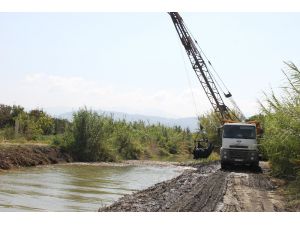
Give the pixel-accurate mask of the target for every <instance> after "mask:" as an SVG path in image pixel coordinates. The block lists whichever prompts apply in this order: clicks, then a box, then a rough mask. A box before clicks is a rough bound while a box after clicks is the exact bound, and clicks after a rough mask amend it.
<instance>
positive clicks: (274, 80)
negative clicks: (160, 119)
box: [0, 12, 300, 118]
mask: <svg viewBox="0 0 300 225" xmlns="http://www.w3.org/2000/svg"><path fill="white" fill-rule="evenodd" d="M181 16H182V17H183V19H184V21H185V24H186V25H187V26H188V28H189V30H190V31H191V32H192V34H193V36H194V37H195V39H196V40H197V42H198V44H199V45H200V47H201V48H202V50H203V51H204V53H205V54H206V56H207V57H208V58H209V60H210V61H211V63H212V64H213V66H214V68H215V69H216V70H217V72H218V74H219V75H220V77H221V78H222V80H223V81H224V83H225V84H226V86H227V87H228V89H229V90H230V92H231V93H232V95H233V97H234V99H235V101H236V102H237V104H238V106H239V107H240V109H241V110H242V111H243V112H244V114H245V115H246V116H251V115H253V114H256V113H258V112H259V105H258V103H257V102H258V100H261V101H263V96H264V95H263V92H264V91H265V92H269V91H270V90H271V88H273V89H274V91H275V92H277V93H280V89H279V88H280V87H282V86H284V82H285V80H284V76H283V73H282V71H281V70H282V69H285V65H284V63H283V61H292V62H294V63H296V65H299V64H300V55H299V52H300V45H299V40H300V29H299V22H300V13H181ZM0 65H1V66H0V79H1V88H0V103H2V104H18V105H22V106H25V108H26V109H32V108H36V107H39V108H43V109H45V110H46V111H48V112H49V113H51V114H55V115H59V114H61V113H64V112H68V111H72V110H77V109H78V108H79V107H83V106H87V107H88V108H92V109H96V110H97V109H101V110H110V111H119V112H126V113H135V114H144V115H153V116H164V117H173V118H178V117H191V116H196V115H199V114H201V113H204V112H207V111H208V110H211V109H212V107H211V106H210V103H209V101H208V99H207V97H206V95H205V93H204V91H203V90H202V87H201V85H200V83H199V81H198V80H197V77H196V75H195V73H194V71H193V70H192V68H191V65H190V63H189V61H188V58H187V55H186V53H185V51H184V49H183V47H182V46H181V43H180V41H179V38H178V35H177V33H176V31H175V28H174V25H173V23H172V21H171V19H170V16H169V15H168V14H167V13H164V12H162V13H0ZM299 66H300V65H299ZM224 100H225V99H224ZM225 102H226V104H228V105H229V106H230V103H229V102H228V101H226V100H225Z"/></svg>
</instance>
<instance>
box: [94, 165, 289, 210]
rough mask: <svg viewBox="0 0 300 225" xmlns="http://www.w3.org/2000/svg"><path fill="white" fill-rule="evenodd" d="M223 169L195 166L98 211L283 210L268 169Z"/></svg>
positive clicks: (217, 166) (281, 201) (282, 202)
mask: <svg viewBox="0 0 300 225" xmlns="http://www.w3.org/2000/svg"><path fill="white" fill-rule="evenodd" d="M260 166H261V170H259V171H251V170H249V169H248V168H238V169H236V168H235V169H234V170H233V169H232V168H230V169H228V170H221V169H220V164H219V163H211V164H208V165H196V166H194V168H193V169H190V170H186V171H185V172H183V174H181V175H180V176H178V177H176V178H174V179H172V180H169V181H165V182H162V183H159V184H156V185H155V186H153V187H150V188H148V189H146V190H142V191H139V192H136V193H134V194H132V195H126V196H124V197H123V198H121V199H119V201H117V202H116V203H114V204H112V205H111V206H108V207H105V208H100V209H99V211H119V212H120V211H133V212H141V211H142V212H149V211H151V212H153V211H160V212H165V211H172V212H174V211H187V212H192V211H197V212H210V211H225V212H236V211H247V212H253V211H269V212H270V211H284V201H283V198H282V197H281V196H280V195H279V194H278V190H277V189H276V186H275V185H274V184H273V183H272V182H271V180H270V178H269V177H268V166H267V164H266V163H261V164H260Z"/></svg>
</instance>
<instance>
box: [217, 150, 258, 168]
mask: <svg viewBox="0 0 300 225" xmlns="http://www.w3.org/2000/svg"><path fill="white" fill-rule="evenodd" d="M220 153H221V162H222V163H230V164H256V163H258V161H259V156H258V151H257V150H245V149H224V148H221V151H220Z"/></svg>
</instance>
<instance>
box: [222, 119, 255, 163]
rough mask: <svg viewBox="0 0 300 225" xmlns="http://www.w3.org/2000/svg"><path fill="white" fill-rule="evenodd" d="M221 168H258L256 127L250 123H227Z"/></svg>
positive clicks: (223, 135) (223, 139)
mask: <svg viewBox="0 0 300 225" xmlns="http://www.w3.org/2000/svg"><path fill="white" fill-rule="evenodd" d="M220 154H221V167H222V168H225V167H226V166H227V165H237V164H239V165H250V166H252V167H254V168H257V167H258V164H259V154H258V149H257V139H256V125H255V124H248V123H225V124H224V125H223V129H222V147H221V149H220Z"/></svg>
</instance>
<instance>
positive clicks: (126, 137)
mask: <svg viewBox="0 0 300 225" xmlns="http://www.w3.org/2000/svg"><path fill="white" fill-rule="evenodd" d="M55 144H57V145H59V146H61V147H62V149H64V150H65V151H68V152H69V153H71V155H72V156H73V157H74V158H75V159H77V160H79V161H118V160H122V159H156V160H157V159H164V160H168V159H170V158H172V159H175V158H187V157H189V156H190V152H191V151H192V148H193V147H192V144H193V138H192V133H191V132H190V131H189V130H188V129H182V128H181V127H173V128H171V127H166V126H163V125H161V124H158V125H146V124H145V122H144V121H137V122H130V123H128V122H126V121H125V120H119V121H115V120H113V119H112V118H111V117H108V116H105V115H100V114H97V113H96V112H93V111H89V110H87V109H85V108H84V109H81V110H79V111H78V112H76V113H74V115H73V122H72V124H71V125H70V126H69V128H68V129H67V131H66V132H65V134H64V135H63V137H61V138H59V139H57V140H55Z"/></svg>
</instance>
